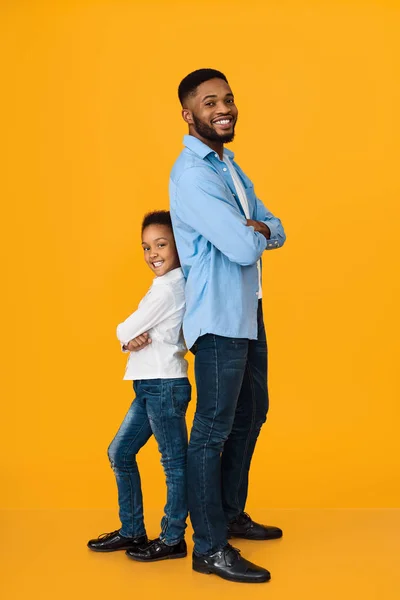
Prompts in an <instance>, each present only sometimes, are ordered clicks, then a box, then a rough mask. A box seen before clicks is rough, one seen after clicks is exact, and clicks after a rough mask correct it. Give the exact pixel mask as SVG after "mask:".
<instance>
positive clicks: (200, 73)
mask: <svg viewBox="0 0 400 600" xmlns="http://www.w3.org/2000/svg"><path fill="white" fill-rule="evenodd" d="M210 79H223V80H224V81H226V83H228V80H227V78H226V76H225V75H224V74H223V73H221V71H216V70H215V69H198V70H197V71H193V72H192V73H189V75H186V77H185V78H184V79H182V81H181V82H180V84H179V88H178V96H179V100H180V102H181V104H182V106H183V103H184V101H185V100H186V98H187V97H188V96H190V95H191V94H195V93H196V90H197V88H198V87H199V85H201V84H202V83H204V82H205V81H209V80H210Z"/></svg>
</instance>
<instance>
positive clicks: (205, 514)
mask: <svg viewBox="0 0 400 600" xmlns="http://www.w3.org/2000/svg"><path fill="white" fill-rule="evenodd" d="M213 341H214V358H215V360H214V364H215V381H216V402H215V410H214V415H213V420H212V423H211V427H210V431H209V434H208V439H207V442H206V443H205V444H204V447H203V477H202V480H203V481H202V484H203V485H202V509H203V515H204V520H205V522H206V524H207V530H208V535H209V543H210V549H212V548H213V538H212V533H211V528H210V522H209V520H208V517H207V510H205V495H206V493H205V490H206V485H205V481H206V476H205V474H206V453H207V445H208V444H209V442H210V439H211V434H212V432H213V428H214V422H215V417H216V414H217V410H218V399H219V378H218V360H217V359H218V351H217V343H216V339H215V336H213Z"/></svg>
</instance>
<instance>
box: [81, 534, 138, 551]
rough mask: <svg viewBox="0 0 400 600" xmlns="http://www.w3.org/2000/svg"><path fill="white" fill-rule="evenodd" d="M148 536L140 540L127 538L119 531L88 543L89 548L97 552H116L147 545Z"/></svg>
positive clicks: (103, 535) (102, 535)
mask: <svg viewBox="0 0 400 600" xmlns="http://www.w3.org/2000/svg"><path fill="white" fill-rule="evenodd" d="M147 542H148V539H147V535H142V536H140V537H138V538H130V537H125V536H123V535H121V534H120V532H119V530H118V529H117V530H116V531H112V532H111V533H102V534H101V535H100V536H99V537H98V538H97V539H95V540H89V541H88V544H87V545H88V548H90V549H91V550H94V551H95V552H115V551H116V550H129V549H130V548H137V547H139V546H142V545H143V544H147Z"/></svg>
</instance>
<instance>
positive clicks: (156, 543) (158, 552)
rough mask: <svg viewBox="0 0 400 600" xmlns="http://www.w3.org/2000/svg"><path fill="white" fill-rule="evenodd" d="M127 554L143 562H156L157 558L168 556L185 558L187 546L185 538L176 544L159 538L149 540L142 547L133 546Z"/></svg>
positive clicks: (162, 558)
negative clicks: (171, 544)
mask: <svg viewBox="0 0 400 600" xmlns="http://www.w3.org/2000/svg"><path fill="white" fill-rule="evenodd" d="M126 555H127V556H129V558H133V560H139V561H141V562H155V561H156V560H166V559H167V558H185V556H186V555H187V548H186V542H185V540H181V541H180V542H178V543H177V544H175V545H174V546H168V545H167V544H165V543H164V542H162V541H161V540H160V539H159V538H157V539H156V540H153V541H149V542H148V544H146V545H145V546H141V547H140V548H131V549H130V550H127V551H126Z"/></svg>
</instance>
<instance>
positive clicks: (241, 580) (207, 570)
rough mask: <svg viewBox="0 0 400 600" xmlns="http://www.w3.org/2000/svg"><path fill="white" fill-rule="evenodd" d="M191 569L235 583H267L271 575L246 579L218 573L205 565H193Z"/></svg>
mask: <svg viewBox="0 0 400 600" xmlns="http://www.w3.org/2000/svg"><path fill="white" fill-rule="evenodd" d="M193 571H196V573H202V574H203V575H217V576H218V577H221V578H222V579H226V580H227V581H233V582H235V583H267V582H268V581H270V579H271V575H266V576H265V578H264V579H248V578H247V577H229V575H227V574H225V573H219V572H218V571H214V570H212V569H210V568H209V567H207V566H197V565H196V566H195V565H193Z"/></svg>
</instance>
